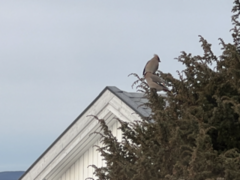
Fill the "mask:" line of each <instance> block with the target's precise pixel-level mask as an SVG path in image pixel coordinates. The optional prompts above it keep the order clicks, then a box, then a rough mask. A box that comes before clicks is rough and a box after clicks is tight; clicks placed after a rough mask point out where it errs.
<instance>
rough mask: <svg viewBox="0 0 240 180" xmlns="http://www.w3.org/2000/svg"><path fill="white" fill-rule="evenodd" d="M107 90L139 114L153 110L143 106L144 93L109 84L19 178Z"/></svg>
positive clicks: (142, 114)
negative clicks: (124, 89) (123, 89)
mask: <svg viewBox="0 0 240 180" xmlns="http://www.w3.org/2000/svg"><path fill="white" fill-rule="evenodd" d="M107 91H109V92H111V93H112V94H114V95H115V96H116V97H117V98H119V99H120V100H121V101H122V102H123V103H125V104H126V105H127V106H128V107H130V108H131V109H132V110H133V111H134V112H135V113H136V114H138V115H139V116H145V117H147V116H149V114H150V112H151V110H150V109H149V108H147V107H144V106H142V104H143V103H146V102H147V99H146V98H145V97H144V94H142V93H133V92H125V91H122V90H120V89H118V88H117V87H115V86H107V87H106V88H104V89H103V90H102V92H101V93H100V94H99V95H98V96H97V97H96V98H95V99H94V100H93V101H92V103H91V104H90V105H89V106H88V107H87V108H86V109H85V110H84V111H83V112H82V113H81V114H80V115H79V116H78V117H77V118H76V119H75V120H74V121H73V122H72V123H71V124H70V125H69V126H68V127H67V129H66V130H65V131H64V132H63V133H62V134H61V135H60V136H59V137H58V138H57V139H56V140H55V141H54V142H53V143H52V144H51V145H50V146H49V147H48V148H47V150H46V151H45V152H44V153H43V154H42V155H41V156H40V157H39V158H38V159H37V160H36V161H35V162H34V163H33V164H32V165H31V166H30V167H29V168H28V169H27V171H26V172H25V173H24V174H23V175H22V176H21V177H20V179H19V180H21V179H23V178H24V176H25V175H26V174H27V173H28V172H29V171H31V169H32V168H33V167H34V166H35V165H36V164H37V163H38V162H39V161H40V160H41V159H42V158H43V157H44V156H45V155H46V154H47V153H48V152H49V151H50V150H51V148H52V147H53V146H54V145H55V144H56V143H57V142H58V141H59V140H60V139H61V138H62V137H63V136H64V135H65V134H66V133H67V132H68V131H69V129H71V128H72V127H73V126H74V125H75V124H76V122H77V121H78V120H79V119H80V118H81V117H82V116H83V115H84V114H86V112H87V111H88V110H89V108H91V107H92V106H93V105H94V104H95V102H97V101H98V100H99V98H101V97H102V96H103V94H104V93H106V92H107Z"/></svg>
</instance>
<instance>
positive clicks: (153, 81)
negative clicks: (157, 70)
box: [144, 72, 172, 93]
mask: <svg viewBox="0 0 240 180" xmlns="http://www.w3.org/2000/svg"><path fill="white" fill-rule="evenodd" d="M144 77H145V79H146V81H147V84H148V86H149V87H150V88H153V89H156V90H157V91H166V92H171V91H170V90H169V89H168V88H167V87H166V86H165V81H164V80H163V79H162V78H160V77H159V76H157V75H155V74H152V73H151V72H147V73H145V76H144ZM171 93H172V92H171Z"/></svg>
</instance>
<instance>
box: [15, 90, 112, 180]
mask: <svg viewBox="0 0 240 180" xmlns="http://www.w3.org/2000/svg"><path fill="white" fill-rule="evenodd" d="M114 96H115V95H114V94H112V93H111V92H110V91H109V90H108V89H107V88H105V89H104V90H103V92H102V93H101V94H100V97H97V100H96V101H94V102H93V103H92V104H91V106H90V107H88V108H87V109H86V110H85V111H84V112H83V113H82V114H81V115H80V116H79V117H78V118H77V119H76V120H75V121H74V122H73V123H72V124H71V125H70V126H69V127H68V128H67V129H66V130H65V131H64V132H63V133H62V134H61V135H60V137H59V138H57V140H56V141H55V142H54V143H53V144H52V145H51V146H50V147H49V148H48V149H47V150H46V151H45V152H44V153H43V154H42V155H41V156H40V157H39V158H38V159H37V161H36V162H35V163H34V164H33V165H32V166H31V167H30V168H29V169H28V170H27V172H26V173H25V174H24V175H23V176H22V177H21V178H20V179H19V180H35V179H36V177H39V176H40V175H41V173H42V172H43V171H45V170H46V169H51V168H52V165H51V162H52V161H53V160H54V159H55V158H56V157H57V156H58V155H59V154H63V153H66V147H67V145H68V144H69V143H70V142H71V141H72V140H73V139H74V137H75V136H76V135H77V134H78V133H79V132H82V137H83V136H84V134H85V132H86V130H87V129H89V127H88V128H86V127H87V126H89V124H90V123H91V124H93V126H94V125H97V121H96V120H95V119H94V117H92V116H88V115H98V113H99V112H101V111H102V109H103V108H104V107H105V106H107V104H108V102H109V101H110V100H111V98H113V97H114ZM105 113H106V112H105ZM102 116H103V117H104V111H103V113H102ZM99 118H102V117H99ZM84 129H85V130H84ZM85 135H86V134H85ZM50 166H51V167H50ZM37 179H39V178H37ZM42 179H43V178H42ZM42 179H41V178H40V180H42Z"/></svg>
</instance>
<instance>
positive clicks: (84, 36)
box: [0, 0, 233, 172]
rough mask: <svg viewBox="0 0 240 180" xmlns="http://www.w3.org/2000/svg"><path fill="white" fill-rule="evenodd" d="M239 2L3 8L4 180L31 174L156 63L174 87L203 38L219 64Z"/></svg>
mask: <svg viewBox="0 0 240 180" xmlns="http://www.w3.org/2000/svg"><path fill="white" fill-rule="evenodd" d="M232 1H233V0H232ZM232 1H231V0H230V1H226V0H218V1H216V0H208V1H207V0H205V1H202V0H198V1H196V0H195V1H193V0H181V1H178V0H169V1H166V0H132V1H129V0H118V1H116V0H115V1H113V0H41V1H40V0H35V1H33V0H7V1H0V172H1V171H13V170H27V168H28V167H29V166H30V165H31V164H32V163H33V162H34V161H35V160H36V159H37V158H38V157H39V156H40V155H41V154H42V153H43V152H44V151H45V150H46V149H47V147H49V146H50V145H51V143H52V142H53V141H54V140H55V139H56V138H57V137H58V136H59V135H60V134H61V133H62V132H63V131H64V130H65V129H66V128H67V126H68V125H70V124H71V122H72V121H73V120H74V119H75V118H76V117H77V116H78V115H79V114H80V113H81V112H82V111H83V110H84V109H85V108H86V107H87V106H88V105H89V104H90V103H91V102H92V101H93V100H94V98H96V96H97V95H98V94H99V93H100V92H101V91H102V90H103V89H104V88H105V87H106V86H116V87H118V88H120V89H122V90H124V91H136V90H135V89H132V88H131V85H132V83H133V82H134V80H135V78H134V77H128V74H130V73H138V74H139V75H141V73H142V70H143V67H144V66H145V63H146V62H147V61H148V60H149V59H151V58H152V57H153V54H154V53H156V54H158V55H159V56H160V58H161V61H162V62H161V64H160V70H161V71H163V72H170V73H172V74H173V75H174V76H175V77H176V70H181V69H182V66H181V64H180V63H178V62H177V61H176V60H174V58H176V57H178V56H179V55H180V52H181V51H186V52H189V53H192V54H193V55H198V54H202V49H201V47H200V44H199V37H198V35H202V36H203V37H204V38H206V39H207V40H208V41H209V42H210V43H212V47H213V50H214V52H215V53H216V54H217V55H219V54H220V53H221V51H220V46H219V41H218V38H220V37H221V38H223V39H224V40H225V41H226V42H232V38H231V34H230V32H229V30H230V29H231V28H232V25H231V15H232V14H231V9H232V5H233V3H232Z"/></svg>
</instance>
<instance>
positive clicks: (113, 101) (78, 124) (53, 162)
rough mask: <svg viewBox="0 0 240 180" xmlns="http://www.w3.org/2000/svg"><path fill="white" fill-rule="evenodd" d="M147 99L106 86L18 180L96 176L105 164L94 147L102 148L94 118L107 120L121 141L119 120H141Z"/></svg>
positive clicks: (145, 113) (77, 179)
mask: <svg viewBox="0 0 240 180" xmlns="http://www.w3.org/2000/svg"><path fill="white" fill-rule="evenodd" d="M146 101H147V100H146V99H145V98H144V97H143V94H141V93H129V92H124V91H122V90H120V89H118V88H116V87H106V88H105V89H104V90H103V91H102V92H101V93H100V94H99V95H98V97H96V99H95V100H94V101H93V102H92V103H91V104H90V105H89V106H88V107H87V108H86V109H85V110H84V111H83V112H82V113H81V114H80V115H79V116H78V117H77V118H76V120H74V121H73V123H72V124H71V125H70V126H69V127H68V128H67V129H66V130H65V131H64V132H63V133H62V134H61V135H60V136H59V137H58V138H57V139H56V140H55V141H54V142H53V143H52V145H51V146H50V147H49V148H48V149H47V150H46V151H45V152H44V153H43V154H42V155H41V156H40V157H39V158H38V159H37V160H36V161H35V162H34V163H33V164H32V165H31V166H30V167H29V168H28V170H27V171H26V172H25V173H24V174H23V176H22V177H21V178H20V179H19V180H84V179H86V178H87V177H93V168H91V167H89V168H88V165H91V164H95V165H97V166H102V165H103V161H102V157H101V156H100V154H99V153H98V152H97V151H96V147H94V145H100V141H99V138H100V137H99V136H98V135H96V134H93V135H91V136H89V135H90V134H91V133H92V132H94V131H98V130H99V124H98V121H97V120H96V119H94V117H92V116H88V115H95V116H98V118H101V119H104V120H106V122H107V124H108V125H109V127H111V129H112V132H113V134H114V135H115V136H116V137H117V138H118V139H119V140H121V132H120V131H119V130H117V128H118V127H119V126H120V124H119V122H118V121H117V120H116V118H119V119H121V120H124V121H134V120H140V119H141V118H140V116H148V115H149V114H150V110H149V109H148V108H145V107H144V106H140V105H141V104H143V103H144V102H146Z"/></svg>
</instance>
